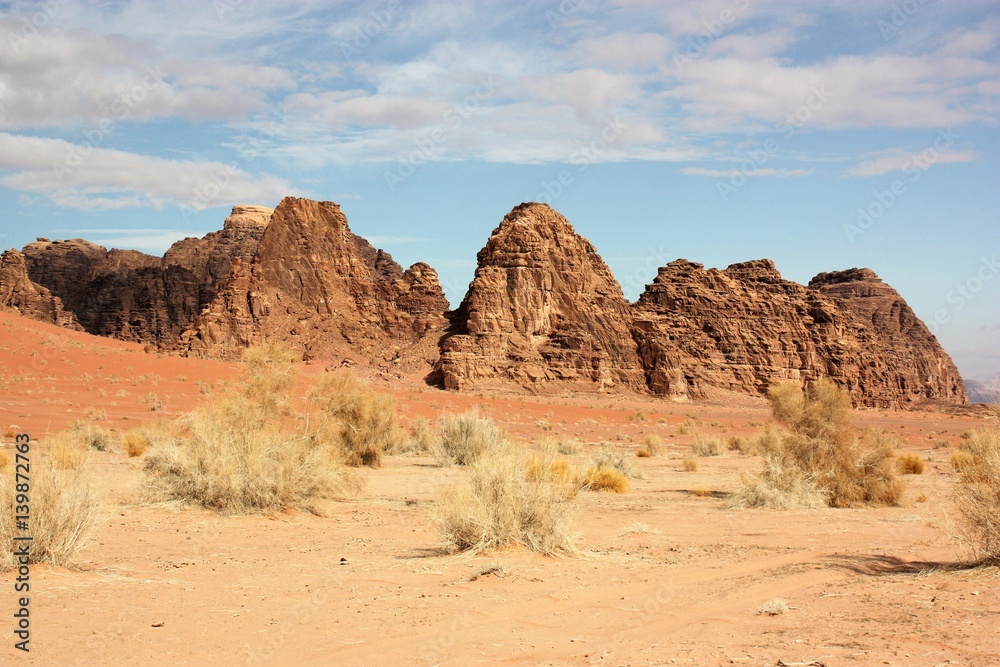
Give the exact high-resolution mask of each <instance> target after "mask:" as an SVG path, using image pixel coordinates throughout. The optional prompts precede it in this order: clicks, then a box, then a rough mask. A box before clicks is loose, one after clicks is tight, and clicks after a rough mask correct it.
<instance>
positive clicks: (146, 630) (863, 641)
mask: <svg viewBox="0 0 1000 667" xmlns="http://www.w3.org/2000/svg"><path fill="white" fill-rule="evenodd" d="M0 364H2V368H0V376H2V385H0V386H2V387H3V389H2V392H0V429H2V430H8V429H9V428H10V431H9V432H13V431H28V432H30V433H31V434H32V435H33V437H35V438H38V439H40V440H43V439H44V434H45V433H46V432H53V431H56V430H58V429H60V428H63V427H64V426H65V424H66V423H67V422H68V421H69V420H71V419H76V418H80V417H84V416H85V415H87V413H88V410H89V411H90V416H91V417H92V418H97V419H98V420H99V423H101V424H102V425H104V426H105V427H107V428H110V429H114V430H117V431H125V430H128V429H130V428H132V427H134V426H136V425H138V424H140V423H142V422H144V421H146V420H150V419H159V418H164V417H169V416H170V415H172V414H175V413H177V412H181V411H185V410H189V409H191V408H192V407H194V406H196V405H197V404H198V403H199V402H201V401H202V400H205V399H206V397H208V396H211V393H208V394H206V393H203V392H206V391H207V392H212V391H217V388H215V387H216V385H217V384H218V383H221V382H226V381H228V380H231V379H232V378H233V377H234V376H235V368H234V367H233V366H232V365H230V364H224V363H219V362H205V361H197V360H190V359H179V358H174V357H169V356H162V357H161V356H158V355H156V354H147V353H145V352H143V350H142V348H141V347H140V346H136V345H130V344H126V343H120V342H115V341H108V340H105V339H99V338H94V337H91V336H88V335H85V334H76V333H67V332H64V331H61V330H59V329H56V328H55V327H48V326H46V325H42V324H38V323H34V322H29V321H26V320H22V319H20V318H17V317H14V316H10V315H2V314H0ZM306 370H307V372H310V373H311V372H315V371H316V370H318V369H315V368H311V369H306ZM388 388H389V390H390V391H392V392H393V393H394V394H395V395H396V396H397V399H398V402H399V409H400V415H401V418H402V420H403V421H404V422H406V421H407V420H409V419H411V418H413V417H416V416H424V417H429V418H434V417H436V416H437V415H439V414H441V413H442V412H445V411H448V412H451V411H461V410H464V409H466V408H468V407H471V406H473V405H479V406H481V408H482V409H483V410H484V411H485V412H487V413H489V414H491V415H493V416H494V418H496V419H497V420H499V421H501V422H503V423H504V424H505V425H506V426H507V427H508V428H509V429H510V431H511V432H512V433H513V434H514V435H515V436H516V437H517V438H519V439H522V440H524V441H526V442H528V441H531V440H532V439H535V440H537V439H538V438H541V437H544V436H548V435H568V436H571V437H574V438H578V439H579V440H581V442H582V443H584V444H583V445H582V447H581V449H580V452H579V453H578V454H576V455H573V456H571V457H570V458H571V459H572V460H574V461H575V462H576V463H578V464H581V465H582V464H583V463H584V461H585V460H586V459H587V458H588V457H589V456H590V454H591V453H592V452H593V451H596V449H598V448H599V447H601V446H608V445H611V446H614V447H616V448H622V449H627V450H634V449H635V448H636V447H637V446H638V445H637V443H639V442H640V441H641V439H642V437H644V436H645V435H647V434H650V433H655V434H657V435H660V436H661V437H662V439H663V440H664V442H665V446H664V452H663V453H662V454H661V455H660V456H658V457H655V458H648V459H639V458H635V459H634V466H635V468H636V469H637V470H638V471H639V472H640V474H641V478H639V479H635V480H633V481H632V487H631V489H630V490H629V492H628V493H626V494H623V495H615V494H607V493H581V494H580V495H579V496H578V498H577V500H576V502H575V506H576V510H575V521H574V525H575V529H576V530H577V532H578V534H579V538H578V546H579V547H580V549H581V551H582V552H583V556H582V557H580V558H548V557H543V556H539V555H536V554H532V553H530V552H528V551H525V550H509V551H504V552H500V553H496V554H491V555H488V556H474V557H473V556H466V555H449V554H446V553H443V552H442V551H441V549H440V547H441V538H440V536H439V535H438V534H437V532H436V531H435V529H434V527H433V525H432V523H431V521H430V518H429V513H428V508H429V506H430V504H431V503H432V502H433V501H434V498H435V496H436V494H437V492H438V490H439V489H440V488H442V487H443V486H446V485H448V484H451V483H454V482H456V481H458V480H460V479H461V478H462V475H463V472H462V471H461V470H460V469H455V468H439V467H436V466H435V465H434V462H433V461H432V460H431V459H430V458H427V457H422V456H413V455H403V456H396V457H389V458H388V459H387V461H386V465H385V466H384V467H383V468H382V469H380V470H373V471H365V473H364V474H365V476H366V479H367V489H366V491H365V493H364V494H363V495H362V496H361V497H359V498H357V499H354V500H351V501H347V502H340V503H330V504H329V505H328V506H327V507H326V508H325V513H326V516H323V517H320V516H313V515H306V514H301V513H298V512H294V511H290V512H287V513H285V514H282V515H280V516H276V517H270V518H266V517H221V516H218V515H216V514H214V513H211V512H207V511H204V510H199V509H191V508H169V507H163V506H148V505H143V504H141V502H140V492H141V489H142V484H143V482H142V475H141V460H136V459H129V458H127V457H126V456H125V455H124V454H122V453H120V452H109V453H104V452H94V453H93V454H92V460H91V465H92V467H93V470H94V472H95V473H96V479H97V480H98V484H99V488H100V491H101V495H102V498H103V501H104V511H103V518H102V521H101V524H100V526H99V527H98V529H97V530H96V531H95V532H94V534H93V536H92V538H91V540H90V542H89V544H88V545H87V546H86V547H85V548H84V549H83V550H82V551H81V552H80V553H79V554H78V557H77V563H78V567H77V568H75V569H63V568H53V567H47V566H35V567H33V568H32V572H31V578H32V602H31V613H32V623H33V624H32V638H31V648H32V651H31V653H30V654H28V655H25V654H23V653H22V652H20V651H15V650H14V649H13V644H14V642H15V639H14V637H13V634H12V631H13V623H12V621H11V618H12V617H11V614H12V613H13V611H14V605H15V593H14V592H13V588H12V580H13V576H14V575H13V574H12V573H6V574H4V575H3V579H2V581H3V585H2V589H0V590H2V591H3V592H2V593H0V617H2V618H7V619H8V621H7V622H5V623H3V624H0V638H2V647H0V662H3V663H6V664H31V665H117V664H129V665H146V664H150V665H218V664H227V665H243V664H246V665H378V666H380V667H382V666H386V665H418V666H427V667H431V666H433V665H477V664H499V665H673V664H686V665H781V664H786V665H794V664H800V665H809V664H813V665H827V666H829V667H833V666H834V665H883V664H884V665H901V666H909V665H970V666H971V665H976V666H980V665H981V666H987V665H1000V631H998V628H1000V573H998V571H997V569H996V568H983V569H971V570H970V569H959V568H955V567H954V566H953V564H954V563H955V562H956V561H958V560H959V559H961V557H962V556H963V552H962V551H961V549H960V546H959V545H958V544H956V542H954V541H953V540H952V539H951V538H950V537H949V536H950V535H951V534H952V533H953V532H954V529H953V528H952V526H951V523H950V520H949V510H950V505H949V494H950V489H951V487H952V484H953V481H954V480H953V475H952V474H951V473H950V470H949V467H948V465H947V458H948V456H949V455H950V453H951V452H952V451H954V449H955V448H956V447H957V444H958V443H959V442H960V436H961V434H962V433H963V432H964V431H966V430H968V429H969V428H973V427H975V426H978V425H982V420H981V419H977V418H974V417H958V416H948V415H941V414H934V413H922V412H921V413H885V412H873V411H866V412H859V413H857V415H856V421H857V423H858V425H859V426H866V425H876V426H881V427H883V428H888V429H890V430H892V431H893V432H894V433H897V434H898V435H899V436H900V437H901V438H903V439H904V440H905V441H906V449H907V450H908V451H913V452H916V453H918V454H919V455H920V456H922V457H924V458H926V459H927V461H928V463H927V471H926V473H925V474H924V475H920V476H908V477H907V478H906V480H907V491H906V494H905V496H904V499H903V502H902V504H901V506H900V507H895V508H878V509H852V510H834V509H823V510H796V511H778V510H766V511H765V510H734V509H728V508H727V506H726V500H725V498H726V495H727V494H728V493H730V492H732V491H733V490H734V489H735V488H736V487H737V485H738V484H739V479H740V475H741V473H742V472H743V471H748V470H754V469H755V468H756V467H757V466H759V465H760V462H759V460H758V459H755V458H753V457H747V456H742V455H740V454H738V453H734V452H727V453H726V454H724V455H723V456H720V457H712V458H700V459H698V462H699V467H698V470H697V471H695V472H685V471H684V470H683V467H682V464H681V460H682V459H683V458H684V457H687V456H690V455H691V452H690V446H689V445H690V442H691V438H692V436H693V435H694V434H695V433H705V434H711V435H720V436H722V437H729V436H731V435H736V434H750V433H752V432H754V431H756V430H758V429H759V428H760V427H761V426H762V424H763V423H764V422H765V421H766V419H767V415H768V411H767V406H766V405H765V404H764V402H763V401H755V400H733V401H731V402H728V403H727V402H720V403H717V404H712V405H704V404H699V405H694V404H688V405H681V404H674V403H667V402H663V401H654V400H648V399H640V398H621V397H618V398H614V397H603V396H593V397H580V396H576V397H544V398H540V397H518V396H510V395H496V394H493V395H488V396H482V395H456V394H449V393H445V392H441V391H437V390H433V389H428V388H424V387H420V386H419V385H418V384H416V383H415V382H404V383H402V384H400V385H394V386H392V387H388ZM151 394H155V396H153V397H151V396H150V395H151ZM151 407H153V408H155V409H150V408H151ZM4 441H5V443H6V444H5V447H7V448H9V446H10V445H9V442H10V438H9V437H6V438H4ZM39 447H40V448H44V442H43V443H42V444H41V445H39ZM484 572H485V574H482V573H484ZM774 598H782V599H783V600H785V601H786V602H787V605H788V610H787V611H785V612H784V613H782V614H779V615H774V616H772V615H767V614H759V613H757V612H758V609H759V607H760V606H761V605H762V604H764V603H766V602H768V601H770V600H772V599H774Z"/></svg>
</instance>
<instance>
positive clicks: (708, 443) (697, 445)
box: [691, 433, 722, 456]
mask: <svg viewBox="0 0 1000 667" xmlns="http://www.w3.org/2000/svg"><path fill="white" fill-rule="evenodd" d="M691 449H692V450H693V451H694V453H695V455H696V456H719V455H720V454H722V441H721V440H720V439H719V438H714V437H711V436H707V435H702V434H701V433H696V434H695V436H694V440H693V441H692V442H691Z"/></svg>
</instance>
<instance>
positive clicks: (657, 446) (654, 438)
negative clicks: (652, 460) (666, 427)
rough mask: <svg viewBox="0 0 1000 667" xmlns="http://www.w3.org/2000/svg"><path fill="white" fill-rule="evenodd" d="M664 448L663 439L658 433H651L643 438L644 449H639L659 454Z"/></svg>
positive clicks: (650, 453) (653, 454)
mask: <svg viewBox="0 0 1000 667" xmlns="http://www.w3.org/2000/svg"><path fill="white" fill-rule="evenodd" d="M662 449H663V439H662V438H661V437H660V436H658V435H653V434H650V435H647V436H646V437H645V438H643V439H642V449H640V450H639V451H646V452H648V453H649V456H659V455H660V451H661V450H662ZM640 456H641V455H640Z"/></svg>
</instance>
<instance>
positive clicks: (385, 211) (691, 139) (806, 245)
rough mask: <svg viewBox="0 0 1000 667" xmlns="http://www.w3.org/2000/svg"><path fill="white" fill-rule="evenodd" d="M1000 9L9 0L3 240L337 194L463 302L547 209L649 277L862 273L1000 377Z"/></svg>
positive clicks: (153, 229)
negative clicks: (689, 266) (505, 231)
mask: <svg viewBox="0 0 1000 667" xmlns="http://www.w3.org/2000/svg"><path fill="white" fill-rule="evenodd" d="M998 46H1000V0H990V1H986V0H963V1H962V2H958V1H955V2H948V1H945V0H894V1H892V2H877V1H857V2H851V1H847V0H840V1H833V2H827V3H814V2H789V1H786V0H756V1H755V0H706V1H704V2H697V3H696V2H672V1H663V0H660V1H653V0H552V1H549V2H542V1H539V2H534V1H531V0H528V1H524V2H496V1H489V0H483V1H479V2H457V1H455V2H443V1H433V0H424V1H417V2H403V1H402V0H380V1H377V2H334V1H329V2H294V1H289V2H281V3H276V2H258V1H255V0H212V1H208V0H205V1H199V2H186V1H183V0H180V1H176V2H170V3H159V2H151V1H149V2H138V1H133V2H128V1H124V0H123V1H103V0H101V1H98V0H47V1H45V2H19V1H15V2H2V1H0V210H2V211H3V213H2V214H0V245H2V246H3V247H4V248H9V247H17V248H20V247H22V246H23V245H24V244H25V243H28V242H30V241H32V240H34V239H35V237H36V236H45V237H49V238H53V239H57V238H77V237H82V238H86V239H88V240H91V241H95V242H97V243H101V244H102V245H105V246H108V247H120V248H135V249H139V250H143V251H146V252H151V253H155V254H162V253H163V251H164V250H165V249H166V248H167V247H168V246H169V245H170V244H171V243H172V242H174V241H176V240H178V239H181V238H184V237H187V236H201V235H204V234H205V233H208V232H210V231H214V230H216V229H219V228H221V226H222V222H223V220H224V219H225V217H226V215H227V214H228V212H229V210H230V208H231V207H232V206H233V205H234V204H261V205H266V206H272V207H273V206H276V205H277V203H278V202H279V201H280V200H281V199H282V197H284V196H287V195H293V196H300V197H309V198H313V199H320V200H329V201H335V202H337V203H339V204H340V205H341V206H342V208H343V210H344V212H345V213H346V215H347V217H348V220H349V223H350V225H351V228H352V230H353V231H354V232H355V233H357V234H360V235H361V236H364V237H366V238H368V239H369V240H370V241H371V242H372V243H373V244H374V245H376V246H378V247H381V248H384V249H386V250H388V251H389V252H390V253H391V254H392V255H393V257H394V258H395V259H396V260H397V261H398V262H399V263H400V264H402V265H403V266H404V267H405V266H408V265H409V264H411V263H413V262H416V261H426V262H428V263H429V264H431V265H432V266H433V267H435V268H436V269H437V270H438V272H439V275H440V277H441V281H442V285H443V286H444V288H445V292H446V294H447V296H448V298H449V299H450V300H451V303H452V305H453V306H457V304H458V303H459V301H460V300H461V298H462V296H463V295H464V293H465V290H466V289H467V287H468V284H469V281H470V280H471V279H472V276H473V273H474V270H475V257H476V252H477V251H478V250H479V249H480V248H481V247H482V246H483V245H484V244H485V242H486V239H487V238H488V237H489V235H490V233H491V231H492V230H493V229H494V228H495V227H496V226H497V225H498V224H499V222H500V220H501V219H502V218H503V216H504V215H505V214H506V213H507V212H509V211H510V209H512V208H513V207H514V206H516V205H517V204H519V203H521V202H524V201H544V202H547V203H549V204H551V205H552V206H553V207H554V208H555V209H556V210H558V211H559V212H560V213H562V214H563V215H565V216H566V217H567V218H568V219H569V220H570V221H571V222H572V223H573V225H574V226H575V228H576V229H577V231H578V232H580V233H581V234H582V235H584V236H585V237H587V238H588V239H590V240H591V241H592V242H593V243H594V245H595V246H596V247H597V249H598V251H599V252H600V253H601V255H602V257H603V258H604V260H605V261H606V262H607V263H608V265H609V266H610V267H611V269H612V271H613V272H614V273H615V275H616V276H617V278H618V280H619V282H621V284H622V288H623V290H624V292H625V295H626V297H628V298H629V299H631V300H634V299H635V298H637V296H638V295H639V293H640V292H641V291H642V289H643V288H644V285H645V284H646V283H649V282H651V281H652V279H653V277H654V276H655V275H656V269H657V267H658V266H662V265H665V264H666V263H668V262H670V261H672V260H674V259H677V258H681V257H683V258H686V259H689V260H691V261H696V262H701V263H703V264H705V265H706V266H708V267H720V268H724V267H726V266H728V265H729V264H731V263H734V262H739V261H746V260H750V259H758V258H762V257H767V258H771V259H773V260H774V261H775V263H776V264H777V266H778V269H779V270H780V271H781V273H782V275H783V276H784V277H785V278H788V279H790V280H795V281H797V282H801V283H806V282H808V281H809V279H810V278H811V277H813V276H814V275H816V274H818V273H820V272H824V271H832V270H840V269H847V268H851V267H869V268H871V269H873V270H874V271H875V272H876V273H878V275H879V276H880V277H881V278H882V279H883V280H885V281H886V282H887V283H889V284H890V285H892V286H893V287H895V288H896V289H897V290H898V291H899V292H900V293H901V294H902V296H903V297H904V298H905V299H906V300H907V302H908V303H909V304H910V306H911V307H912V308H913V309H914V310H915V311H916V313H917V315H918V316H919V317H921V318H922V319H923V320H924V321H925V322H926V323H927V324H928V326H929V327H930V328H931V330H932V331H933V332H934V333H935V334H936V335H937V337H938V339H939V340H940V341H941V343H942V344H943V345H944V347H945V349H946V351H948V352H949V353H950V354H951V355H952V357H953V358H954V359H955V361H956V363H957V364H958V366H959V369H960V370H961V372H962V374H963V375H964V376H965V377H966V378H968V379H988V378H991V377H994V376H997V375H1000V344H998V341H1000V263H998V260H1000V224H998V223H1000V140H998V136H1000V135H998V122H997V121H998V117H1000V114H998V112H1000V50H998Z"/></svg>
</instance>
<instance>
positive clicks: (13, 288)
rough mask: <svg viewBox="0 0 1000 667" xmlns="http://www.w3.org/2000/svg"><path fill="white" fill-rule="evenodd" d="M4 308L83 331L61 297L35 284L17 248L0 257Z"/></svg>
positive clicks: (0, 299) (0, 295)
mask: <svg viewBox="0 0 1000 667" xmlns="http://www.w3.org/2000/svg"><path fill="white" fill-rule="evenodd" d="M0 308H4V309H8V310H13V311H15V312H17V313H19V314H21V315H24V316H25V317H30V318H31V319H34V320H39V321H41V322H48V323H49V324H57V325H59V326H63V327H67V328H70V329H79V328H80V325H79V324H77V321H76V318H75V317H73V313H70V312H67V311H66V310H65V309H64V308H63V304H62V300H61V299H60V298H59V297H57V296H53V295H52V293H51V292H50V291H49V290H47V289H45V288H44V287H42V286H41V285H38V284H35V283H33V282H32V281H31V279H30V278H29V277H28V267H27V265H26V264H25V261H24V255H22V254H21V253H19V252H18V251H16V250H13V249H12V250H8V251H6V252H4V253H3V255H2V256H0Z"/></svg>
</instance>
